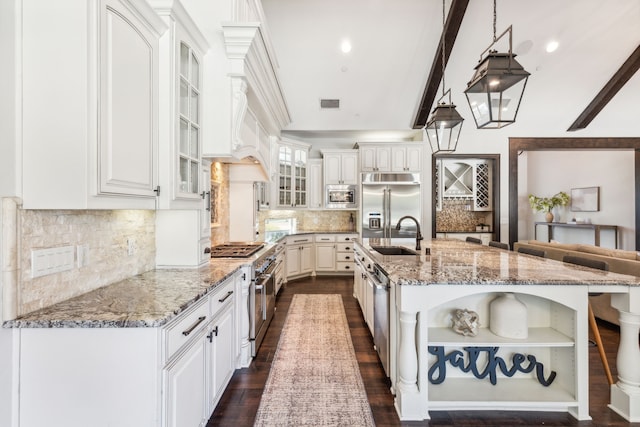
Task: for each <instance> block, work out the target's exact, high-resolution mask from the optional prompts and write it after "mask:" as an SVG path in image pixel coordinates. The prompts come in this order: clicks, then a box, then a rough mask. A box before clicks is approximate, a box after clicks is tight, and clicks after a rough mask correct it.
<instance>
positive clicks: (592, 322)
mask: <svg viewBox="0 0 640 427" xmlns="http://www.w3.org/2000/svg"><path fill="white" fill-rule="evenodd" d="M589 327H591V331H593V337H594V341H595V342H596V346H597V347H598V353H600V360H601V361H602V366H603V367H604V372H605V374H607V380H608V381H609V385H612V384H613V377H612V376H611V370H610V369H609V362H607V355H606V354H605V352H604V346H603V345H602V338H600V330H599V329H598V324H597V323H596V316H594V314H593V309H591V303H589Z"/></svg>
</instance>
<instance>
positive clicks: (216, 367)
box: [207, 305, 235, 413]
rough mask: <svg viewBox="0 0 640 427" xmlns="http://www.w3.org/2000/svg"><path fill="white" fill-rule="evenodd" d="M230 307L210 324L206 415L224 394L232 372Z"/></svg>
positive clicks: (232, 343) (231, 317) (231, 314)
mask: <svg viewBox="0 0 640 427" xmlns="http://www.w3.org/2000/svg"><path fill="white" fill-rule="evenodd" d="M233 313H234V311H233V310H232V305H229V307H228V308H226V309H225V311H224V312H223V313H222V314H221V315H220V316H218V318H217V319H216V320H214V321H213V322H212V323H211V325H212V326H211V327H210V328H209V334H208V335H207V342H208V343H209V349H210V353H209V354H210V359H209V375H208V379H209V385H208V389H209V408H208V413H211V412H213V410H214V409H215V407H216V405H217V403H218V401H219V400H220V396H222V393H223V392H224V389H225V387H226V385H227V384H228V382H229V380H230V379H231V376H232V375H233V371H234V368H235V366H234V357H233V352H234V342H233V335H234V333H233V331H234V322H233Z"/></svg>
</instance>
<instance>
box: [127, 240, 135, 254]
mask: <svg viewBox="0 0 640 427" xmlns="http://www.w3.org/2000/svg"><path fill="white" fill-rule="evenodd" d="M135 252H136V242H135V240H134V239H133V238H131V237H130V238H128V239H127V255H129V256H131V255H133V254H134V253H135Z"/></svg>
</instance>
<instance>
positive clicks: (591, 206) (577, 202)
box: [571, 187, 600, 212]
mask: <svg viewBox="0 0 640 427" xmlns="http://www.w3.org/2000/svg"><path fill="white" fill-rule="evenodd" d="M599 210H600V187H584V188H572V189H571V211H572V212H597V211H599Z"/></svg>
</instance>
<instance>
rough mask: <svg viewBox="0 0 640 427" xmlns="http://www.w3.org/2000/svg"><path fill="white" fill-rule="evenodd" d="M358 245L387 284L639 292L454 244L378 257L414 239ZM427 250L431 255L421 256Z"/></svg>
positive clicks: (549, 263)
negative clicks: (578, 287) (605, 288)
mask: <svg viewBox="0 0 640 427" xmlns="http://www.w3.org/2000/svg"><path fill="white" fill-rule="evenodd" d="M358 244H360V245H361V246H362V247H363V248H365V249H366V250H367V251H368V253H369V255H370V256H371V257H372V258H373V259H374V261H375V262H376V263H378V265H379V266H380V267H381V268H382V269H383V270H384V271H385V273H387V275H388V276H389V278H390V279H391V281H393V282H394V283H397V284H399V285H430V284H447V285H478V284H487V285H524V284H529V285H532V284H545V285H559V284H563V285H570V284H580V285H584V284H585V283H588V284H589V285H593V286H607V285H624V286H640V278H638V277H635V276H627V275H624V274H617V273H611V272H600V271H595V270H593V269H589V268H585V267H579V266H575V265H571V264H565V263H563V262H559V261H555V260H551V259H544V258H539V257H532V256H529V255H522V254H518V253H516V252H512V251H505V250H500V249H496V248H492V247H489V246H486V245H477V244H471V243H467V242H464V241H462V240H456V239H433V240H427V239H425V240H423V241H422V242H421V246H422V249H421V250H420V251H419V252H420V255H407V256H405V255H381V254H379V253H378V252H376V251H374V250H373V249H371V245H374V246H375V245H379V246H394V245H395V246H404V247H406V248H409V249H415V240H414V239H379V240H375V239H363V240H362V242H361V243H358ZM426 248H429V250H430V252H431V254H430V255H425V249H426Z"/></svg>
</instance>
